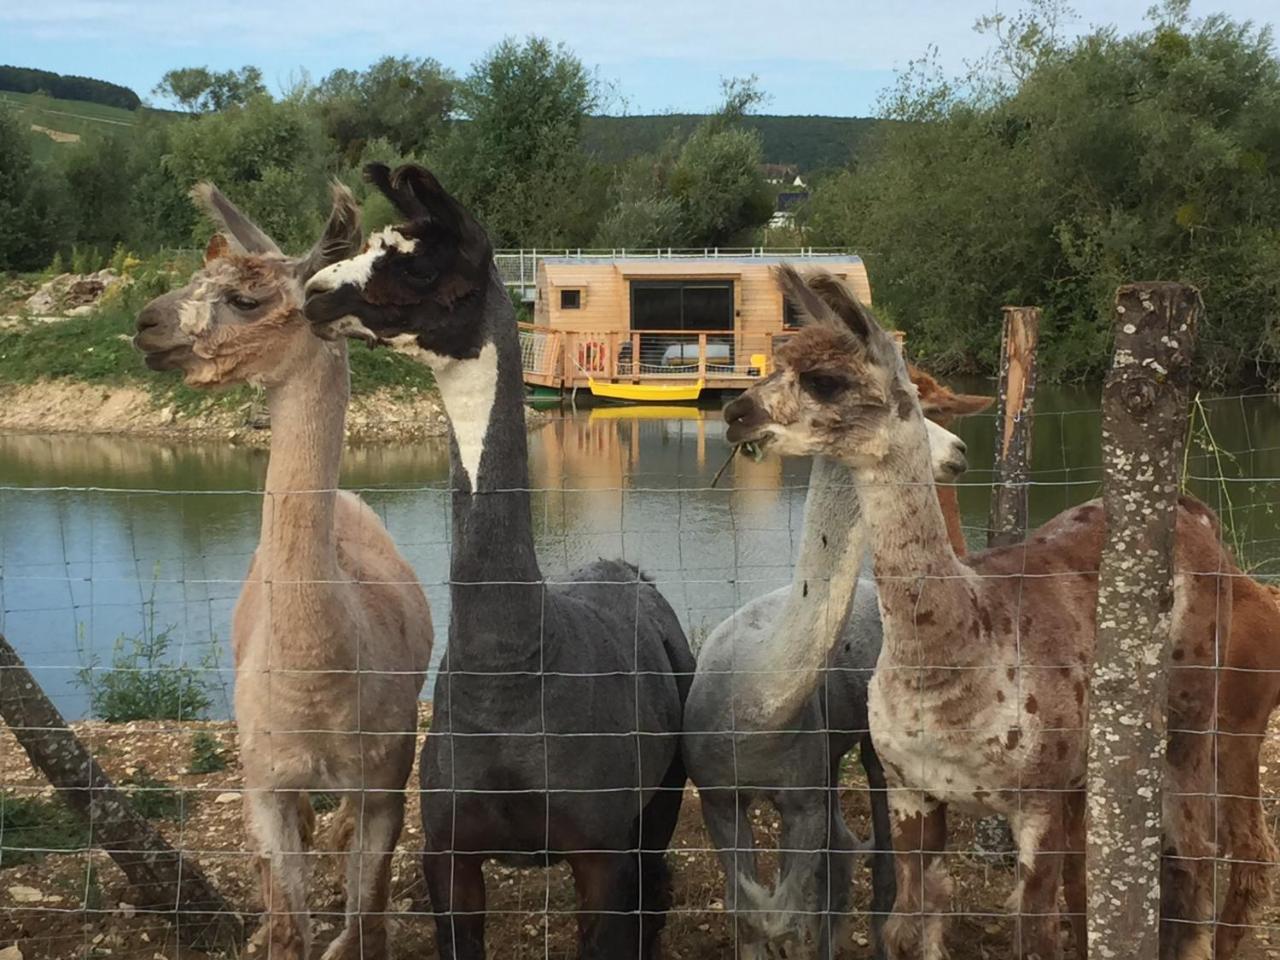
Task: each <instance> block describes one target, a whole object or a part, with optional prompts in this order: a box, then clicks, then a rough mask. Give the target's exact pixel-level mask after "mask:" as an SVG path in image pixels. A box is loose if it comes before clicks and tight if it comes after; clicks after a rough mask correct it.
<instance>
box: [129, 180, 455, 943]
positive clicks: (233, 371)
mask: <svg viewBox="0 0 1280 960" xmlns="http://www.w3.org/2000/svg"><path fill="white" fill-rule="evenodd" d="M195 196H196V198H197V199H198V200H199V201H200V202H201V203H202V204H203V205H204V206H205V207H206V209H207V210H208V212H209V213H210V215H211V216H212V217H213V219H214V220H215V221H217V222H218V224H219V225H220V226H221V227H222V230H223V231H224V232H223V233H221V234H216V235H215V236H214V238H213V240H212V241H211V242H210V244H209V249H208V251H207V252H206V255H205V265H204V268H203V269H202V270H201V271H199V272H198V273H197V274H196V275H195V277H194V279H193V280H192V282H191V283H190V284H188V285H187V286H185V287H183V288H182V289H181V290H176V291H174V292H172V293H167V294H165V295H164V296H162V297H159V298H157V299H155V300H153V301H152V302H151V303H149V304H147V306H146V308H145V309H144V310H143V311H142V313H141V314H140V315H139V317H138V334H137V337H136V338H135V343H136V345H137V347H138V348H139V349H140V350H142V351H143V352H144V353H145V354H146V357H147V365H148V366H149V367H151V368H152V369H153V370H172V369H177V370H181V371H182V372H183V374H184V376H185V378H186V381H187V383H189V384H191V385H192V386H197V387H218V386H226V385H229V384H236V383H254V384H259V385H261V386H263V387H265V388H266V393H267V402H268V404H269V406H270V411H271V459H270V461H269V463H268V465H267V477H266V484H265V490H264V492H265V496H264V497H263V504H262V533H261V539H260V542H259V544H258V549H257V551H256V552H255V554H254V557H253V562H252V564H251V566H250V568H249V575H248V577H247V578H246V580H245V584H244V588H243V589H242V590H241V593H240V599H239V602H238V603H237V604H236V608H235V613H234V616H233V619H232V628H231V629H232V633H231V639H232V647H233V650H234V656H235V667H236V688H235V715H236V724H237V727H238V730H239V737H240V755H241V764H242V766H243V769H244V783H245V796H244V814H245V825H246V827H247V829H248V834H249V840H250V843H251V844H252V846H253V848H254V850H255V852H256V853H258V854H259V856H260V857H261V860H260V870H261V879H262V887H263V897H264V900H265V901H266V906H267V909H268V911H269V913H270V917H269V920H268V922H267V924H266V925H265V930H264V931H263V936H264V937H265V939H266V955H267V956H269V957H271V960H306V958H307V956H308V949H309V944H310V934H309V923H308V920H307V903H306V877H307V863H308V857H309V854H308V852H307V850H306V845H307V841H308V839H309V833H310V823H311V819H312V817H313V814H312V812H311V806H310V803H309V802H308V801H307V799H306V794H305V793H304V791H311V790H331V791H338V792H341V793H342V794H343V797H344V800H343V802H344V806H345V807H346V808H347V812H348V813H349V815H350V817H351V819H352V821H353V822H352V823H351V825H350V826H351V837H350V839H349V841H348V843H349V852H348V855H347V874H346V893H347V906H346V910H347V919H346V926H345V928H344V929H343V931H342V932H341V933H340V934H339V936H338V938H337V939H336V940H334V941H333V943H331V944H330V945H329V948H328V949H327V950H326V951H325V954H324V956H325V958H326V960H337V958H344V960H355V958H363V960H372V958H384V957H386V956H387V931H386V926H387V921H386V916H387V912H388V911H389V909H390V907H389V893H390V890H389V887H390V879H391V878H390V867H391V851H392V850H393V849H394V848H395V845H396V840H397V838H398V837H399V835H400V828H401V825H402V823H403V820H404V800H405V794H404V786H405V781H406V780H407V779H408V777H409V771H410V768H411V767H412V766H413V756H414V746H415V740H416V732H417V721H418V713H417V706H418V693H419V691H420V690H421V689H422V681H423V677H424V673H425V671H426V668H427V663H428V660H429V659H430V656H431V639H432V629H431V614H430V610H429V609H428V607H427V601H426V598H425V597H424V595H423V593H422V588H421V586H419V584H418V580H417V577H416V576H415V575H414V573H413V570H412V569H411V568H410V567H409V565H408V564H407V563H406V562H405V560H404V558H403V557H401V556H400V554H399V552H398V551H397V550H396V547H395V544H394V543H393V542H392V541H391V537H390V536H389V535H388V534H387V531H386V529H385V528H384V527H383V526H382V523H381V522H380V521H379V519H378V517H377V515H376V514H375V513H374V512H373V511H372V510H371V509H369V507H368V506H366V505H365V504H364V503H363V502H362V501H361V500H360V499H359V498H358V497H356V496H354V495H352V494H349V493H341V492H339V491H338V490H337V486H338V469H339V465H340V461H341V458H342V445H343V424H344V419H345V416H346V409H347V398H348V393H349V385H348V374H347V348H346V341H343V340H339V341H335V342H332V343H326V342H325V341H322V340H320V339H318V338H317V337H315V336H313V335H312V333H311V327H310V324H309V323H308V322H307V320H306V318H305V317H303V315H302V287H303V284H304V283H305V282H306V280H307V278H308V277H310V276H311V275H312V274H314V273H315V272H316V271H317V270H320V269H321V268H323V267H324V266H326V265H327V264H329V263H333V262H335V261H337V260H340V259H342V258H343V257H345V256H349V255H351V254H352V253H354V252H356V251H357V250H358V249H359V248H360V239H361V235H360V219H359V210H358V208H357V207H356V205H355V201H354V199H353V198H352V196H351V194H350V193H349V192H348V191H347V190H346V189H345V188H341V187H335V189H334V207H333V213H332V216H331V217H330V219H329V224H328V227H327V229H326V231H325V235H324V237H323V238H322V239H321V241H320V243H319V244H317V246H316V248H315V249H314V250H313V251H312V252H311V254H310V255H309V256H307V257H304V258H301V259H291V258H288V257H285V256H283V255H282V254H281V253H280V251H279V249H278V248H277V247H276V245H275V244H274V243H273V242H272V241H271V240H270V239H269V238H267V237H266V235H265V234H263V233H262V231H261V230H259V229H258V228H257V227H256V226H254V225H253V224H252V223H250V222H249V221H248V220H247V219H245V217H244V216H243V214H241V213H240V212H239V211H238V210H237V209H236V208H235V207H234V206H232V205H231V204H230V203H229V202H228V201H227V200H226V199H225V198H224V197H223V196H222V195H221V194H220V193H218V191H217V190H215V189H214V188H213V187H212V186H209V185H207V184H205V185H202V186H200V187H198V188H197V189H196V191H195Z"/></svg>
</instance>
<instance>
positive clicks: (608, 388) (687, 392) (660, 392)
mask: <svg viewBox="0 0 1280 960" xmlns="http://www.w3.org/2000/svg"><path fill="white" fill-rule="evenodd" d="M704 383H706V381H705V380H698V381H697V382H696V383H598V382H597V381H596V380H595V378H594V377H588V378H587V386H588V387H589V388H590V389H591V393H592V395H593V396H597V397H603V398H605V399H608V400H630V401H632V402H636V403H678V402H679V401H681V400H697V399H698V397H699V396H701V394H702V387H703V384H704Z"/></svg>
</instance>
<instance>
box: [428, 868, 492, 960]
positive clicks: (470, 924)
mask: <svg viewBox="0 0 1280 960" xmlns="http://www.w3.org/2000/svg"><path fill="white" fill-rule="evenodd" d="M483 865H484V861H483V860H482V859H481V858H480V857H478V856H473V855H471V856H469V855H466V854H455V853H437V852H433V851H430V850H428V851H427V852H425V853H423V855H422V873H423V876H424V877H425V879H426V882H427V895H428V896H429V897H430V898H431V909H432V911H433V912H434V913H435V918H436V951H437V952H438V953H439V954H440V960H483V958H484V906H485V894H484V870H483Z"/></svg>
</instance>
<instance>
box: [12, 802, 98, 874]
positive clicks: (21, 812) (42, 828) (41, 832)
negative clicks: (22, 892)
mask: <svg viewBox="0 0 1280 960" xmlns="http://www.w3.org/2000/svg"><path fill="white" fill-rule="evenodd" d="M88 844H89V831H88V828H87V827H86V826H85V825H84V823H82V822H81V820H80V818H79V817H77V816H76V815H75V814H74V813H72V812H71V810H70V808H68V807H67V805H66V804H64V803H63V802H62V801H61V800H57V799H53V800H45V799H43V798H41V797H36V796H32V795H30V794H16V793H9V792H5V793H0V867H16V866H18V865H20V864H24V863H33V862H35V861H37V860H42V859H44V857H45V855H46V854H47V853H48V852H51V851H56V850H79V849H81V848H83V847H86V846H88Z"/></svg>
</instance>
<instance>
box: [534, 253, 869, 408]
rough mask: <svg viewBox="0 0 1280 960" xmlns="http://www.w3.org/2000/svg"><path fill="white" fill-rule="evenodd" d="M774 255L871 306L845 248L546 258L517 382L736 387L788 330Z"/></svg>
mask: <svg viewBox="0 0 1280 960" xmlns="http://www.w3.org/2000/svg"><path fill="white" fill-rule="evenodd" d="M784 261H785V262H788V263H792V264H793V265H795V266H797V267H798V268H799V269H801V270H802V271H803V270H804V269H806V268H819V267H820V268H822V269H824V270H827V271H829V272H831V273H833V274H835V275H836V276H838V277H841V278H843V279H845V280H847V281H848V282H849V283H850V284H851V285H852V287H853V289H854V291H855V292H856V293H857V294H858V296H859V297H861V298H862V299H863V300H864V301H866V302H867V303H870V302H871V286H870V283H869V282H868V280H867V271H866V268H865V266H864V265H863V263H862V260H861V259H860V258H859V257H856V256H853V255H851V254H808V255H803V256H787V257H780V256H762V255H752V256H748V255H742V256H724V255H721V256H717V257H706V258H702V257H688V258H665V259H660V258H647V259H641V258H626V257H599V256H591V257H572V256H566V257H546V258H544V259H542V260H541V261H540V262H539V264H538V268H537V287H536V293H535V298H534V319H533V323H532V324H525V325H522V329H521V343H522V348H523V353H524V367H525V382H526V383H529V384H532V385H537V386H542V387H552V388H557V389H562V390H563V389H572V388H575V387H583V388H590V389H592V391H593V392H595V393H597V394H599V395H604V396H613V397H615V398H618V399H654V400H664V399H679V400H688V399H693V398H694V397H696V396H697V394H698V392H700V390H701V389H703V388H705V389H711V390H716V389H742V388H745V387H747V386H749V385H750V384H751V382H752V381H753V380H755V379H756V378H758V377H761V376H766V375H767V374H768V372H769V370H770V368H771V366H772V359H773V350H774V347H775V345H776V344H777V343H778V342H779V341H780V340H781V339H782V338H785V337H786V336H787V335H788V333H789V331H791V330H794V329H795V324H794V320H793V318H792V317H791V316H790V315H789V309H788V308H784V304H783V300H782V294H781V292H780V291H779V289H778V285H777V283H776V281H775V280H774V278H773V275H772V269H773V267H775V266H777V265H778V264H780V263H782V262H784ZM677 394H679V395H678V396H677ZM686 394H688V395H686Z"/></svg>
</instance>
